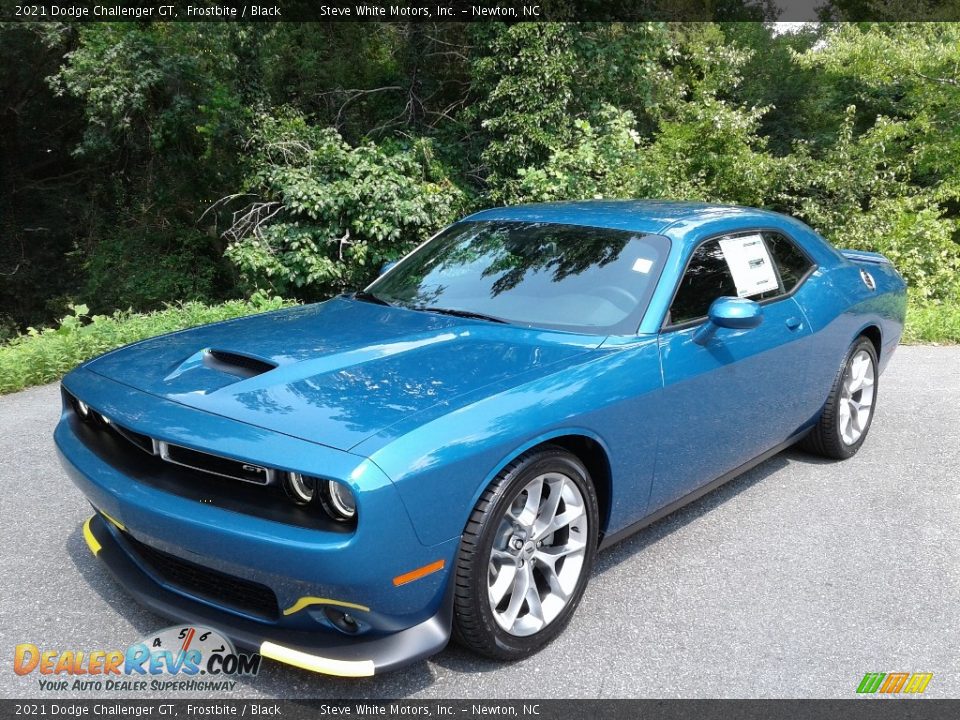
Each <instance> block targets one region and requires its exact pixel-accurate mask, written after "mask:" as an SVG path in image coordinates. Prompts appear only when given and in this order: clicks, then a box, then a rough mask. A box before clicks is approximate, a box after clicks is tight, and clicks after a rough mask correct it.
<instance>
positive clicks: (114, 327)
mask: <svg viewBox="0 0 960 720" xmlns="http://www.w3.org/2000/svg"><path fill="white" fill-rule="evenodd" d="M289 304H291V303H290V302H289V301H286V300H282V299H280V298H277V297H270V296H267V295H263V294H257V295H254V296H253V297H252V298H251V299H250V300H246V301H245V300H232V301H230V302H226V303H223V304H222V305H204V304H203V303H199V302H186V303H181V304H177V305H168V306H167V307H166V308H164V309H163V310H157V311H155V312H151V313H133V312H130V311H117V312H115V313H113V315H93V316H89V315H88V313H89V309H88V308H87V306H85V305H75V306H72V308H71V310H72V314H70V315H67V316H66V317H65V318H63V319H62V320H61V321H60V324H59V327H57V328H47V329H44V330H35V329H34V328H30V329H29V330H28V331H27V332H26V333H25V334H23V335H21V336H19V337H17V338H14V339H13V340H11V341H10V342H8V343H6V344H5V345H2V346H0V394H2V393H10V392H16V391H17V390H22V389H23V388H26V387H30V386H32V385H39V384H41V383H46V382H50V381H52V380H56V379H58V378H60V377H62V376H63V375H64V374H65V373H67V372H68V371H70V370H71V369H73V368H74V367H76V366H77V365H79V364H80V363H82V362H84V361H85V360H89V359H90V358H92V357H95V356H96V355H100V354H101V353H104V352H107V351H108V350H112V349H113V348H116V347H120V346H121V345H126V344H128V343H132V342H135V341H137V340H143V339H144V338H148V337H153V336H155V335H162V334H163V333H168V332H173V331H174V330H181V329H183V328H188V327H193V326H195V325H204V324H206V323H211V322H216V321H218V320H228V319H230V318H235V317H241V316H243V315H252V314H254V313H259V312H266V311H268V310H278V309H280V308H282V307H285V306H286V305H289Z"/></svg>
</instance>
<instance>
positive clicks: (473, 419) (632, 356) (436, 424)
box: [353, 338, 661, 545]
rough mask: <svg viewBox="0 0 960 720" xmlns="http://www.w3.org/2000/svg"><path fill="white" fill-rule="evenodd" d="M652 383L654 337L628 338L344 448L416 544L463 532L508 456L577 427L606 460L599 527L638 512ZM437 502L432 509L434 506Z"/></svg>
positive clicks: (655, 401)
mask: <svg viewBox="0 0 960 720" xmlns="http://www.w3.org/2000/svg"><path fill="white" fill-rule="evenodd" d="M660 391H661V381H660V374H659V359H658V349H657V343H656V340H655V338H633V339H632V341H631V342H629V343H626V344H624V345H620V346H616V347H614V348H613V349H611V350H610V351H609V352H605V353H603V354H602V355H600V356H598V357H597V358H596V359H594V360H592V361H590V362H587V363H584V364H582V365H578V366H576V367H574V368H568V369H565V370H562V371H559V372H557V373H555V374H553V375H549V376H547V377H542V378H539V379H536V380H533V381H531V382H529V383H526V384H523V385H520V386H517V387H515V388H511V389H509V390H506V391H504V392H500V393H497V394H495V395H491V396H488V397H485V398H483V399H480V400H477V401H476V402H474V403H471V404H470V405H467V406H465V407H462V408H459V409H457V410H454V411H451V412H450V413H448V414H446V415H444V416H442V417H439V418H437V419H434V420H432V421H430V422H426V423H424V424H422V425H419V426H416V427H413V428H410V429H408V430H407V431H406V432H405V433H404V434H402V435H400V436H398V437H396V436H395V437H390V438H381V437H377V436H374V437H373V438H370V439H369V440H367V441H365V442H363V443H361V444H360V445H358V446H356V447H355V448H353V452H355V453H357V454H361V455H364V456H366V457H369V458H370V459H371V460H372V461H373V462H375V463H376V464H377V466H378V467H380V468H381V469H382V470H383V471H384V473H385V474H386V475H387V476H388V477H390V479H391V480H393V482H394V484H395V485H396V486H397V488H398V490H399V492H400V496H401V498H402V499H403V502H404V504H405V506H406V509H407V512H408V513H409V515H410V518H411V520H412V522H413V525H414V529H415V531H416V533H417V535H418V537H419V538H420V540H421V542H423V543H425V544H427V545H433V544H435V543H438V542H443V541H446V540H449V539H451V538H454V537H459V536H460V534H461V533H462V532H463V528H464V526H465V525H466V522H467V519H468V518H469V516H470V512H471V511H472V509H473V507H474V505H475V504H476V501H477V499H478V498H479V497H480V495H481V494H482V493H483V491H484V489H485V488H486V487H487V486H488V485H489V483H490V482H491V481H492V480H493V478H495V477H496V475H497V473H498V472H499V471H500V470H501V469H503V467H504V466H505V465H507V464H508V463H509V462H510V461H511V460H512V459H513V458H515V457H517V455H519V454H520V453H522V452H524V451H525V450H528V449H529V448H531V447H534V446H536V445H538V444H540V443H542V442H546V441H549V440H551V439H554V438H557V437H561V436H565V435H583V436H586V437H590V438H591V439H593V440H595V441H596V442H598V443H599V444H600V446H601V447H603V448H604V450H605V452H606V453H607V456H608V458H609V459H610V461H611V468H610V469H611V476H612V479H614V480H615V479H616V478H619V477H623V478H624V479H625V481H624V482H623V483H619V484H618V483H616V482H614V483H612V485H613V491H612V494H611V502H610V515H609V523H608V527H607V528H604V530H605V531H611V530H615V529H616V528H617V527H619V526H621V525H626V524H629V522H631V521H632V520H634V519H636V518H637V517H640V516H642V514H643V512H645V510H646V504H647V501H648V499H649V491H650V483H651V481H652V477H653V458H654V456H655V452H656V443H657V428H658V423H657V422H656V418H657V417H658V416H659V414H660V411H661V408H660V407H659V403H660V402H661V392H660ZM438 509H440V510H439V511H438Z"/></svg>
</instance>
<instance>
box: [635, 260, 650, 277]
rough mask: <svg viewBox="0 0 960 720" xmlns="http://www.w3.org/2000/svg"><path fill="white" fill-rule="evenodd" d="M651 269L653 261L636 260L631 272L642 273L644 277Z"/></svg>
mask: <svg viewBox="0 0 960 720" xmlns="http://www.w3.org/2000/svg"><path fill="white" fill-rule="evenodd" d="M652 267H653V260H647V258H637V260H636V262H634V263H633V271H634V272H638V273H643V274H644V275H646V274H647V273H648V272H650V268H652Z"/></svg>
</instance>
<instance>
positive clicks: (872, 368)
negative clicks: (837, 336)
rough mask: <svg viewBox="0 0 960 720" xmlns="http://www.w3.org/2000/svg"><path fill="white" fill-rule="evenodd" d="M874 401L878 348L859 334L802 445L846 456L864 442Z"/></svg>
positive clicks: (826, 452) (825, 453)
mask: <svg viewBox="0 0 960 720" xmlns="http://www.w3.org/2000/svg"><path fill="white" fill-rule="evenodd" d="M876 402H877V352H876V350H875V349H874V347H873V343H872V342H870V340H869V339H868V338H865V337H859V338H857V340H856V341H855V342H854V343H853V345H852V346H851V347H850V350H849V351H847V355H846V357H845V358H844V362H843V364H842V365H841V367H840V371H839V372H838V373H837V377H836V379H835V380H834V383H833V388H832V389H831V390H830V396H829V397H828V398H827V404H826V405H825V406H824V408H823V413H822V414H821V415H820V420H819V421H818V422H817V424H816V425H815V426H814V428H813V430H812V431H811V432H810V434H809V435H807V437H806V439H805V440H804V446H805V447H806V448H807V449H808V450H810V451H812V452H814V453H816V454H818V455H823V456H824V457H829V458H834V459H837V460H845V459H846V458H848V457H852V456H853V455H855V454H856V453H857V451H858V450H859V449H860V446H861V445H863V441H864V440H865V439H866V437H867V433H868V432H869V430H870V424H871V423H872V422H873V411H874V408H875V407H876Z"/></svg>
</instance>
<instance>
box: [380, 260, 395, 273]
mask: <svg viewBox="0 0 960 720" xmlns="http://www.w3.org/2000/svg"><path fill="white" fill-rule="evenodd" d="M396 264H397V261H396V260H391V261H390V262H385V263H384V264H383V265H381V266H380V274H381V275H383V274H385V273H386V272H387V270H389V269H390V268H392V267H393V266H394V265H396Z"/></svg>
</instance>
